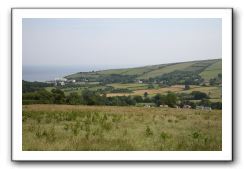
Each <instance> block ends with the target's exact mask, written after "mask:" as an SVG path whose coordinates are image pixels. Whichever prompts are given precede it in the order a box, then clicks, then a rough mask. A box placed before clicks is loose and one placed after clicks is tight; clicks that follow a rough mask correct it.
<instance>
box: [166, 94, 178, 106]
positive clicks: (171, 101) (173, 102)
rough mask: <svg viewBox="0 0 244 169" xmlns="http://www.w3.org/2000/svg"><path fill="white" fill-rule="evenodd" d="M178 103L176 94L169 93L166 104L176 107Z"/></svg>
mask: <svg viewBox="0 0 244 169" xmlns="http://www.w3.org/2000/svg"><path fill="white" fill-rule="evenodd" d="M176 101H177V97H176V94H175V93H172V92H170V93H168V94H167V96H166V103H167V104H168V106H169V107H175V105H176Z"/></svg>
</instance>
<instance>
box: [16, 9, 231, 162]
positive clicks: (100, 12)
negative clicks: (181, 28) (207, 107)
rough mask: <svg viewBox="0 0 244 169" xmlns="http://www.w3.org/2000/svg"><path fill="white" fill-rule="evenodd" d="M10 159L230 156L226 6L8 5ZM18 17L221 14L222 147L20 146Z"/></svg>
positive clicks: (204, 158) (221, 158)
mask: <svg viewBox="0 0 244 169" xmlns="http://www.w3.org/2000/svg"><path fill="white" fill-rule="evenodd" d="M11 15H12V18H11V19H12V25H11V30H12V34H11V37H12V42H11V55H12V56H11V57H12V105H11V106H12V140H11V141H12V153H11V155H12V160H13V161H232V160H233V159H232V158H233V152H232V151H233V146H232V144H233V143H232V142H233V137H232V136H233V135H232V133H233V131H232V128H233V127H232V113H233V108H232V104H233V101H232V97H233V89H232V82H233V78H232V77H233V76H232V62H233V61H232V54H233V52H232V36H233V34H232V16H233V9H232V8H217V9H214V8H212V9H207V8H12V10H11ZM22 18H221V19H222V74H223V76H222V151H22Z"/></svg>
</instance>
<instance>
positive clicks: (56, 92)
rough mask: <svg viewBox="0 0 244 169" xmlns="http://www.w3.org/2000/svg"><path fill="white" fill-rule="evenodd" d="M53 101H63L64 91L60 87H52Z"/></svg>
mask: <svg viewBox="0 0 244 169" xmlns="http://www.w3.org/2000/svg"><path fill="white" fill-rule="evenodd" d="M51 92H52V96H53V102H54V103H57V104H62V103H64V101H65V95H64V92H63V91H62V90H60V89H52V91H51Z"/></svg>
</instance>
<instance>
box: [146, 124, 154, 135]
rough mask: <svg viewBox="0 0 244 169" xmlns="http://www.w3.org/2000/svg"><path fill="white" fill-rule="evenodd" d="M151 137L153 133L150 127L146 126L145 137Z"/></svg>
mask: <svg viewBox="0 0 244 169" xmlns="http://www.w3.org/2000/svg"><path fill="white" fill-rule="evenodd" d="M151 135H153V132H152V130H151V129H150V127H149V126H147V128H146V136H147V137H148V136H151Z"/></svg>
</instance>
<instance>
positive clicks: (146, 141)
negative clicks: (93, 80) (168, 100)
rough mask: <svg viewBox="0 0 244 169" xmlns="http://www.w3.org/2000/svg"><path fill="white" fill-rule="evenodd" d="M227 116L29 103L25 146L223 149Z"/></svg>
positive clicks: (216, 112)
mask: <svg viewBox="0 0 244 169" xmlns="http://www.w3.org/2000/svg"><path fill="white" fill-rule="evenodd" d="M221 117H222V113H221V111H220V110H213V111H211V112H208V111H203V110H194V109H174V108H156V107H153V108H146V107H128V106H127V107H116V106H71V105H25V106H23V115H22V118H23V119H22V121H23V133H22V134H23V140H22V141H23V147H22V148H23V150H24V151H37V150H41V151H42V150H44V151H49V150H50V151H53V150H57V151H59V150H64V151H66V150H67V151H69V150H77V151H79V150H80V151H82V150H84V151H85V150H112V151H113V150H119V151H120V150H121V151H123V150H156V151H161V150H163V151H167V150H168V151H177V150H179V151H181V150H183V151H195V150H200V151H221V150H222V140H221V138H222V133H221V131H222V124H221V121H222V120H221Z"/></svg>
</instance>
